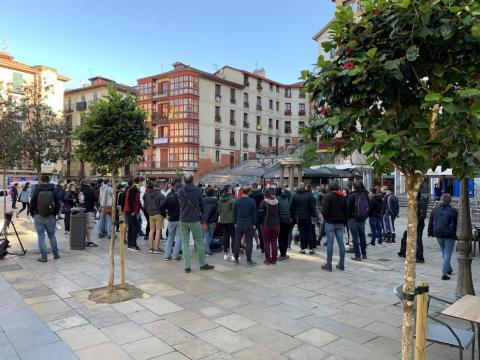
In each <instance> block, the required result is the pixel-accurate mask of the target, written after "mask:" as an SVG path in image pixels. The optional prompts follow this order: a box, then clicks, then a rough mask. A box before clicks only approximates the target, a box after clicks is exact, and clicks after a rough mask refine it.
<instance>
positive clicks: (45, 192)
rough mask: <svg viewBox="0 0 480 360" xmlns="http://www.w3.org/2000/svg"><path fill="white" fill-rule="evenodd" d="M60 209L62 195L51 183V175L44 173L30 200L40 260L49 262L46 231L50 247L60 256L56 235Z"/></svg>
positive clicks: (57, 256)
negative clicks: (60, 195) (57, 217)
mask: <svg viewBox="0 0 480 360" xmlns="http://www.w3.org/2000/svg"><path fill="white" fill-rule="evenodd" d="M59 210H60V197H59V195H58V192H57V191H56V189H55V186H54V185H53V184H50V177H49V176H48V175H42V176H41V177H40V184H39V185H38V186H37V187H36V188H35V191H34V192H33V195H32V200H31V202H30V207H29V211H30V215H32V217H33V223H34V225H35V231H36V232H37V237H38V247H39V249H40V254H41V255H40V257H39V258H38V259H37V261H39V262H47V246H46V244H45V232H47V235H48V239H49V240H50V247H51V248H52V254H53V258H54V259H58V258H60V255H59V254H58V247H57V238H56V237H55V223H56V216H57V214H58V211H59Z"/></svg>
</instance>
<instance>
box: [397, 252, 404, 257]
mask: <svg viewBox="0 0 480 360" xmlns="http://www.w3.org/2000/svg"><path fill="white" fill-rule="evenodd" d="M397 255H398V257H405V254H404V253H402V252H401V251H399V252H397Z"/></svg>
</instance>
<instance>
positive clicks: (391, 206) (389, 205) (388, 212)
mask: <svg viewBox="0 0 480 360" xmlns="http://www.w3.org/2000/svg"><path fill="white" fill-rule="evenodd" d="M399 212H400V208H399V206H398V198H397V197H396V196H395V194H388V195H385V196H384V198H383V215H385V216H392V217H397V216H398V213H399Z"/></svg>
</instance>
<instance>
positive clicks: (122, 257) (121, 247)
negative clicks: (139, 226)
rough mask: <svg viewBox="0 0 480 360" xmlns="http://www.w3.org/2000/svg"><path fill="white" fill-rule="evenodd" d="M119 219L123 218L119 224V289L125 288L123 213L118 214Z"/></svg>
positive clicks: (124, 227)
mask: <svg viewBox="0 0 480 360" xmlns="http://www.w3.org/2000/svg"><path fill="white" fill-rule="evenodd" d="M118 218H119V220H122V219H123V222H122V224H121V225H120V289H126V288H127V286H126V284H125V229H126V228H127V226H126V224H125V221H126V219H125V217H124V216H123V214H120V216H119V217H118Z"/></svg>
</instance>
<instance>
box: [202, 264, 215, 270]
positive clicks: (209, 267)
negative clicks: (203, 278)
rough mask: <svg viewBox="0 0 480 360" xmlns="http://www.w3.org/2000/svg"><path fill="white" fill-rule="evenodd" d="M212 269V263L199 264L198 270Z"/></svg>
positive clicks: (213, 267)
mask: <svg viewBox="0 0 480 360" xmlns="http://www.w3.org/2000/svg"><path fill="white" fill-rule="evenodd" d="M213 269H215V266H213V265H208V264H205V265H203V266H200V270H205V271H206V270H213Z"/></svg>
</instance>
